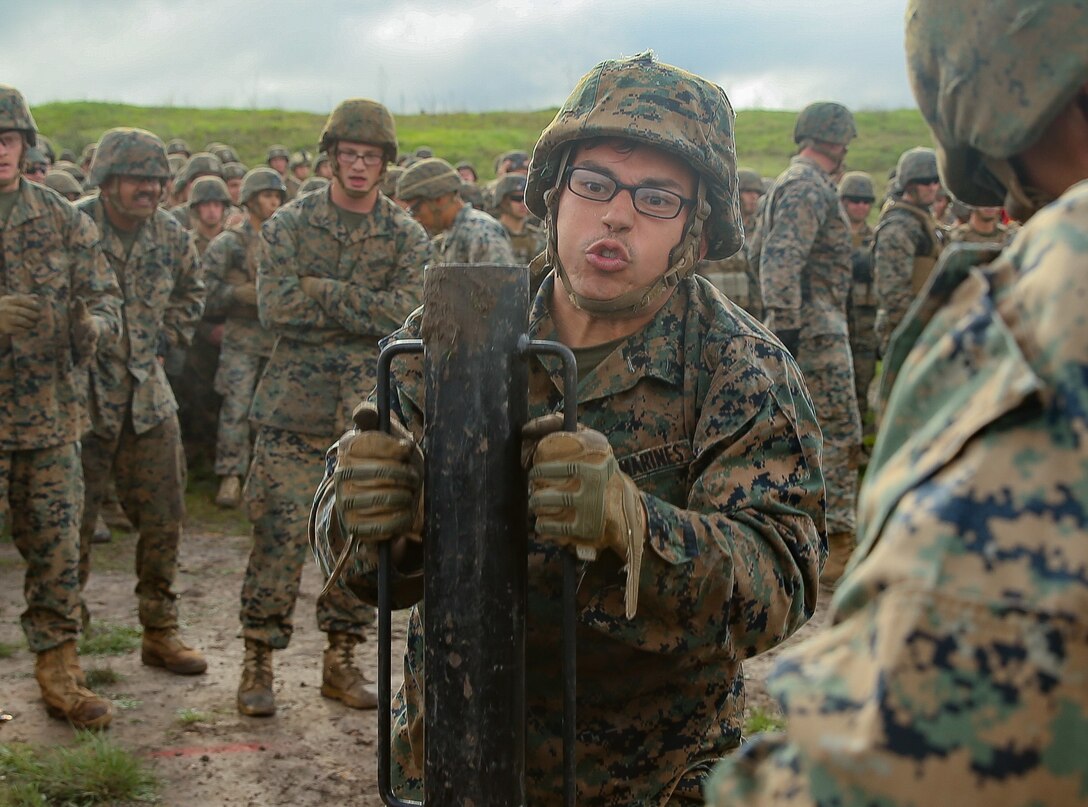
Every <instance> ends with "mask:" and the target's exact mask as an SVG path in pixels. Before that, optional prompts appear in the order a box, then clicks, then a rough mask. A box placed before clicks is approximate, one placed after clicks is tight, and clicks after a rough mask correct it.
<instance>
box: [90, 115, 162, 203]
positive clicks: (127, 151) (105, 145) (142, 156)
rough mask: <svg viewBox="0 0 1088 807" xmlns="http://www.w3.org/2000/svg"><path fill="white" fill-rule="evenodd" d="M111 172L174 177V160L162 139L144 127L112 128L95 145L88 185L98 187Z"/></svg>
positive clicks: (115, 173)
mask: <svg viewBox="0 0 1088 807" xmlns="http://www.w3.org/2000/svg"><path fill="white" fill-rule="evenodd" d="M111 176H135V177H154V178H156V179H161V180H163V181H166V180H168V179H170V163H169V162H167V159H166V149H165V147H164V146H163V144H162V141H161V140H159V138H158V136H156V135H153V134H152V133H151V132H148V131H145V130H143V129H129V128H125V127H121V128H117V129H110V130H109V131H108V132H106V133H105V134H103V135H102V137H101V139H100V140H99V141H98V145H97V146H96V147H95V150H94V158H93V159H92V160H91V167H90V170H89V171H88V174H87V183H86V186H87V188H88V189H91V188H97V187H99V186H101V185H102V183H104V182H105V181H106V180H107V179H109V177H111Z"/></svg>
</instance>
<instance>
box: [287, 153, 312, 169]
mask: <svg viewBox="0 0 1088 807" xmlns="http://www.w3.org/2000/svg"><path fill="white" fill-rule="evenodd" d="M300 165H305V166H307V167H309V165H310V155H309V154H307V153H306V152H305V151H296V152H295V153H294V154H292V155H291V159H290V160H288V161H287V167H288V168H289V169H290V170H292V171H293V170H294V169H296V168H298V167H299V166H300Z"/></svg>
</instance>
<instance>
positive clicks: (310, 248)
mask: <svg viewBox="0 0 1088 807" xmlns="http://www.w3.org/2000/svg"><path fill="white" fill-rule="evenodd" d="M260 250H261V254H260V258H259V261H258V265H259V270H258V271H259V274H258V277H257V291H258V309H259V312H260V320H261V323H262V324H263V325H264V326H265V327H267V328H269V329H270V330H272V331H273V332H274V333H275V334H276V336H277V343H276V347H275V350H274V351H273V354H272V358H271V360H270V361H269V364H268V367H267V369H266V371H265V374H264V377H263V379H262V380H261V384H260V385H259V387H258V390H257V395H256V397H255V399H254V402H253V412H252V417H253V419H254V420H255V421H256V422H257V423H259V424H261V425H267V426H274V427H276V428H280V429H286V430H288V431H299V432H302V433H304V434H313V435H316V436H320V437H323V438H325V439H331V437H332V436H333V435H336V434H339V433H340V432H342V431H343V430H344V429H345V428H347V426H348V425H349V424H350V423H351V412H352V410H353V409H354V408H355V405H356V404H357V403H358V402H359V401H360V400H362V399H363V398H364V397H366V395H367V394H369V392H370V390H371V389H372V388H373V386H374V369H375V367H374V365H375V362H376V361H377V358H378V339H380V338H381V337H383V336H385V335H386V334H389V333H391V332H393V331H394V330H396V329H397V328H399V327H400V325H401V324H403V322H404V318H405V317H406V316H407V315H408V314H409V313H410V312H411V311H412V310H413V309H414V308H416V307H417V306H418V305H419V303H420V295H421V294H422V292H423V267H424V266H425V265H426V264H427V263H429V262H430V261H431V249H430V243H429V241H428V240H427V234H426V233H425V232H424V230H423V228H422V227H421V226H420V225H419V224H418V223H417V222H415V221H414V220H413V219H412V217H411V216H409V215H408V213H406V212H405V211H404V210H402V209H401V208H400V207H398V206H397V205H396V204H395V203H393V202H391V201H390V200H389V199H387V198H385V197H383V196H379V198H378V201H377V202H376V203H375V206H374V210H373V211H372V212H371V213H370V214H369V215H368V216H367V217H366V218H365V219H364V221H363V223H362V224H361V225H360V226H359V227H357V228H354V229H352V230H348V229H347V227H345V226H344V225H343V224H342V223H341V222H340V219H339V217H338V215H337V213H336V206H335V205H334V204H333V203H332V201H331V199H330V198H329V192H328V191H324V192H318V193H312V194H309V195H307V196H305V197H300V198H299V199H296V200H294V201H293V202H290V203H288V204H287V205H286V206H285V207H282V208H280V209H279V210H278V211H277V212H276V215H275V216H274V217H273V218H271V219H269V220H268V221H267V222H265V224H264V227H263V229H262V241H261V246H260ZM303 275H305V276H307V277H312V278H314V279H315V280H316V281H317V284H316V285H317V286H318V291H317V293H316V297H315V298H311V297H309V296H308V295H307V294H306V293H305V292H303V291H302V286H301V284H300V282H299V281H300V279H301V277H302V276H303Z"/></svg>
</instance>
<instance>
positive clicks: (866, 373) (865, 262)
mask: <svg viewBox="0 0 1088 807" xmlns="http://www.w3.org/2000/svg"><path fill="white" fill-rule="evenodd" d="M871 188H872V184H871V183H870V189H871ZM839 193H842V185H841V184H840V186H839ZM851 195H852V194H851ZM859 195H860V194H859ZM850 246H851V247H853V252H852V253H851V256H850V263H851V266H852V267H853V281H854V282H853V287H852V289H851V291H850V304H849V306H847V311H848V313H849V317H850V355H851V357H852V358H853V360H854V389H855V391H856V393H857V399H858V411H859V412H860V413H861V414H862V420H863V421H864V420H865V417H864V415H865V413H866V411H867V410H868V400H869V386H870V385H871V384H872V383H873V378H874V377H875V376H876V362H877V358H878V356H879V355H880V353H879V351H878V345H877V338H876V312H877V298H876V283H875V280H874V278H873V228H872V227H870V226H869V225H868V224H866V223H865V222H862V223H861V227H860V228H858V229H856V230H853V231H852V232H851V234H850ZM868 433H869V432H868V430H867V429H866V434H868Z"/></svg>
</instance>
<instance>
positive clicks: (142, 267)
mask: <svg viewBox="0 0 1088 807" xmlns="http://www.w3.org/2000/svg"><path fill="white" fill-rule="evenodd" d="M169 176H170V169H169V166H168V165H167V162H166V151H165V148H164V147H163V144H162V141H161V140H159V138H158V137H156V136H155V135H153V134H151V133H150V132H146V131H144V130H142V129H111V130H109V131H108V132H106V133H105V134H103V135H102V139H101V140H99V142H98V149H97V151H96V152H95V157H94V162H93V163H92V164H91V172H90V175H89V177H88V184H89V185H90V186H91V187H97V188H99V194H98V195H97V196H95V197H90V198H87V199H84V200H83V201H81V202H80V204H79V208H80V209H81V210H82V211H83V212H84V213H86V214H87V215H88V216H90V217H91V219H92V220H93V221H94V222H95V224H96V225H97V226H98V229H99V232H100V233H101V234H102V247H103V250H104V251H105V253H106V258H107V259H108V260H109V263H110V266H111V267H112V268H113V270H114V273H115V274H116V276H117V279H118V281H119V282H120V286H121V292H122V294H123V296H124V301H125V302H124V307H123V317H124V333H123V335H122V337H121V340H120V341H119V342H118V343H117V344H116V345H114V346H112V347H111V348H110V349H108V350H99V352H98V356H97V360H96V362H95V363H94V364H93V365H92V366H91V369H90V379H89V384H90V389H89V391H88V400H89V403H90V411H91V431H90V432H89V433H88V434H87V435H86V436H85V437H84V439H83V475H84V478H85V479H86V488H87V490H86V498H85V507H84V511H83V523H82V526H81V527H80V539H81V540H80V544H81V546H80V570H79V577H80V585H81V586H83V585H85V584H86V582H87V577H88V575H89V574H90V552H91V538H92V535H93V533H94V525H95V519H96V518H97V517H98V512H99V506H100V504H101V502H102V499H103V496H104V495H105V491H106V487H107V484H108V480H109V479H111V478H112V479H113V480H114V481H115V483H116V486H117V493H118V495H119V497H120V500H121V505H122V507H123V508H124V511H125V513H126V515H128V517H129V519H130V520H131V521H132V524H133V526H134V527H135V528H136V529H137V530H138V532H139V540H138V541H137V544H136V576H137V579H138V581H137V584H136V596H137V599H138V601H139V617H140V624H141V625H143V626H144V636H143V649H142V653H141V657H142V659H143V662H144V663H145V664H149V665H153V666H158V667H165V668H166V669H168V670H170V671H171V672H175V673H179V674H185V675H188V674H196V673H202V672H204V670H205V669H206V667H207V663H206V662H205V661H204V657H203V656H202V655H201V654H200V652H199V651H197V650H194V649H193V648H191V647H189V646H188V645H186V644H185V643H184V642H183V641H182V640H181V639H180V637H179V636H178V631H177V627H178V609H177V602H176V600H177V595H176V594H175V592H174V591H173V585H174V578H175V577H176V575H177V565H178V540H179V538H180V536H181V523H182V520H183V519H184V516H185V500H184V493H185V476H186V468H185V455H184V453H183V451H182V447H181V433H180V429H179V427H178V419H177V415H176V413H175V410H176V409H177V405H176V403H175V401H174V395H173V392H172V391H171V389H170V384H169V382H168V381H167V380H166V374H165V372H164V370H163V365H162V359H163V357H164V356H165V355H166V354H167V353H168V352H169V350H170V349H171V348H176V347H184V346H185V345H186V344H187V343H188V342H189V340H190V339H191V338H192V334H193V328H194V327H195V326H196V323H197V322H198V321H199V320H200V313H201V311H202V310H203V309H204V296H205V287H204V280H203V271H202V270H201V265H200V258H199V256H198V255H197V254H196V248H195V247H194V246H193V242H192V238H191V237H190V235H189V234H188V233H187V232H185V230H184V229H183V228H182V227H181V225H180V224H178V222H177V220H176V219H174V217H173V216H171V215H170V214H169V213H167V212H166V211H164V210H162V209H160V208H159V207H158V198H159V194H160V192H161V190H162V185H163V183H164V182H165V181H166V180H167V179H168V178H169Z"/></svg>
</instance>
